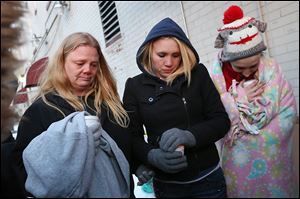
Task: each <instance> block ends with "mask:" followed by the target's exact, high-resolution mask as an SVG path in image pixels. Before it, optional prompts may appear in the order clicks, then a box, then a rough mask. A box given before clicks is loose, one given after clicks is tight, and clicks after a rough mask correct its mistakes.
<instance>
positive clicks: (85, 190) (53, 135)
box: [23, 112, 130, 198]
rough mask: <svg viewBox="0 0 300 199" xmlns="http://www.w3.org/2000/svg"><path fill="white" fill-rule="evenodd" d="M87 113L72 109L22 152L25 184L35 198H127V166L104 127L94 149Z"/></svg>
mask: <svg viewBox="0 0 300 199" xmlns="http://www.w3.org/2000/svg"><path fill="white" fill-rule="evenodd" d="M87 114H88V113H87V112H75V113H72V114H70V115H68V116H67V117H66V118H64V119H63V120H60V121H57V122H55V123H53V124H51V125H50V126H49V128H48V129H47V130H46V131H45V132H43V133H42V134H40V135H39V136H37V137H36V138H34V139H33V140H32V141H31V142H30V144H29V145H28V146H27V147H26V149H25V150H24V152H23V161H24V166H25V169H26V172H27V174H28V177H27V180H26V183H25V187H26V190H27V191H28V192H30V193H32V194H33V195H34V196H35V197H52V198H54V197H56V198H57V197H72V198H81V197H90V198H92V197H118V198H120V197H129V196H130V188H129V186H130V185H129V183H130V180H129V175H130V174H129V165H128V161H127V160H126V158H125V156H124V154H123V152H122V151H121V150H120V149H119V147H118V146H117V144H116V143H115V142H114V140H113V139H112V138H111V137H110V136H109V135H108V134H107V133H106V132H105V131H104V130H103V128H102V127H100V128H99V129H98V131H100V133H101V138H100V139H101V140H100V143H101V144H100V148H99V149H97V151H96V150H95V146H94V139H93V134H92V133H91V132H89V131H88V130H87V128H86V125H85V119H84V116H85V115H87Z"/></svg>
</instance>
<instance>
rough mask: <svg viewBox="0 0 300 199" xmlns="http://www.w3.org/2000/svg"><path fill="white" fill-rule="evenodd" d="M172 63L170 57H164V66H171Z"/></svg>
mask: <svg viewBox="0 0 300 199" xmlns="http://www.w3.org/2000/svg"><path fill="white" fill-rule="evenodd" d="M172 63H173V62H172V59H171V58H166V59H165V65H166V66H172Z"/></svg>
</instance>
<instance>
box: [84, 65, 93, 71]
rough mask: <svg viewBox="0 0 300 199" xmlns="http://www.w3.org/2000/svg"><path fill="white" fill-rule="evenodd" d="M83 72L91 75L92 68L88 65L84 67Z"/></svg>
mask: <svg viewBox="0 0 300 199" xmlns="http://www.w3.org/2000/svg"><path fill="white" fill-rule="evenodd" d="M83 72H84V73H89V72H91V66H89V65H88V64H86V65H84V67H83Z"/></svg>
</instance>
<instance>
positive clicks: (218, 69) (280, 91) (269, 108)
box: [210, 57, 298, 198]
mask: <svg viewBox="0 0 300 199" xmlns="http://www.w3.org/2000/svg"><path fill="white" fill-rule="evenodd" d="M210 75H211V77H212V79H213V81H214V83H215V85H216V87H217V89H218V91H219V93H220V95H221V99H222V102H223V104H224V106H225V108H226V111H227V113H228V115H229V117H230V120H231V128H230V131H229V132H228V133H227V135H226V136H225V137H224V139H223V141H222V144H221V145H222V148H221V149H222V151H221V156H222V168H223V170H224V174H225V178H226V184H227V192H228V197H266V198H268V197H295V196H298V193H296V191H295V190H296V187H295V185H296V183H295V181H293V171H292V168H293V163H292V130H293V126H294V124H295V119H296V117H297V107H296V100H295V97H294V94H293V90H292V87H291V86H290V85H289V83H288V82H287V81H286V80H285V78H284V76H283V74H282V71H281V69H280V66H279V65H278V64H277V63H276V61H275V60H273V59H270V58H265V57H262V58H261V61H260V65H259V67H258V78H259V81H260V82H264V83H265V84H266V85H265V90H264V93H263V94H262V95H261V96H260V97H257V98H256V99H255V100H253V101H252V102H249V101H248V99H247V96H246V94H245V92H244V89H243V87H242V86H238V85H236V82H235V81H233V83H232V86H231V89H229V91H226V85H225V79H224V76H223V73H222V63H221V62H220V60H219V59H217V60H216V61H215V62H214V64H213V66H212V68H210Z"/></svg>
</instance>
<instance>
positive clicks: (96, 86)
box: [37, 32, 129, 127]
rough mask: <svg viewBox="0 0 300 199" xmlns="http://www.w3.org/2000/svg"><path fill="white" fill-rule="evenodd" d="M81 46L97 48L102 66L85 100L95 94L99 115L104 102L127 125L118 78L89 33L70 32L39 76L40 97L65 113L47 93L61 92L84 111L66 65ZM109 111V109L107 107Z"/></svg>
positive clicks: (69, 101) (95, 104) (117, 119)
mask: <svg viewBox="0 0 300 199" xmlns="http://www.w3.org/2000/svg"><path fill="white" fill-rule="evenodd" d="M79 46H90V47H93V48H95V49H97V52H98V54H99V66H98V67H99V70H98V72H97V74H96V76H95V79H94V82H93V83H92V84H91V85H90V88H89V90H88V92H87V94H86V95H85V98H84V100H85V103H86V104H88V103H87V98H88V97H89V96H91V95H94V96H95V101H94V106H95V108H96V110H95V112H96V115H97V116H100V115H101V104H102V103H104V105H106V106H107V107H108V108H109V110H110V111H111V112H112V115H113V117H114V119H115V121H116V122H117V123H118V124H119V125H120V126H122V127H127V126H128V123H129V117H128V115H127V113H126V111H125V109H124V108H123V106H122V103H121V100H120V97H119V94H118V92H117V86H116V81H115V79H114V78H113V76H112V73H111V72H110V69H109V66H108V64H107V62H106V60H105V58H104V56H103V54H102V51H101V48H100V45H99V43H98V41H97V40H96V39H95V38H94V37H93V36H91V35H90V34H89V33H85V32H78V33H73V34H71V35H69V36H68V37H67V38H65V39H64V40H63V42H62V43H61V45H60V47H59V48H58V50H57V52H56V53H55V55H54V56H53V57H52V58H50V59H49V62H48V64H47V66H46V69H45V71H44V72H43V74H42V75H41V77H40V79H39V85H40V91H39V94H38V96H37V97H42V99H43V101H44V102H45V103H46V104H48V105H49V106H51V107H53V108H55V109H57V110H58V111H59V112H61V113H62V114H63V115H64V113H63V112H62V111H61V110H59V109H58V108H57V107H55V106H54V105H53V104H51V103H50V102H48V101H47V99H46V97H45V95H46V94H47V93H49V92H57V93H58V94H59V95H60V96H62V97H63V98H64V99H65V100H66V101H67V102H68V103H69V104H70V105H71V106H72V107H73V108H74V109H75V110H77V111H83V110H84V105H83V104H82V102H81V101H80V99H79V98H78V96H76V95H74V93H73V92H72V90H70V88H71V83H70V81H69V79H68V78H67V75H66V71H65V68H64V65H65V59H66V57H67V56H68V55H69V53H71V52H72V51H74V50H75V49H76V48H78V47H79ZM108 113H109V111H108Z"/></svg>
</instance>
